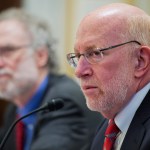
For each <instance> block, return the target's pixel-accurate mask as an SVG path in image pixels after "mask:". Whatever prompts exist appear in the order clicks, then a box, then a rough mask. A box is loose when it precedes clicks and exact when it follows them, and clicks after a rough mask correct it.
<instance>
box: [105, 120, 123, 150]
mask: <svg viewBox="0 0 150 150" xmlns="http://www.w3.org/2000/svg"><path fill="white" fill-rule="evenodd" d="M119 131H120V130H119V128H118V127H117V126H116V124H115V122H114V120H113V119H111V120H110V121H109V124H108V127H107V129H106V132H105V140H104V146H103V150H113V145H114V143H115V140H116V138H117V134H118V133H119Z"/></svg>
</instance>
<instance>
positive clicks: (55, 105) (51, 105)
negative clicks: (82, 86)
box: [0, 98, 64, 150]
mask: <svg viewBox="0 0 150 150" xmlns="http://www.w3.org/2000/svg"><path fill="white" fill-rule="evenodd" d="M63 106H64V102H63V100H62V99H61V98H55V99H52V100H50V101H48V102H46V103H45V104H44V105H42V106H41V107H39V108H37V109H35V110H33V111H31V112H30V113H28V114H26V115H24V116H22V117H20V118H19V119H17V120H16V121H14V122H13V124H12V125H11V126H10V128H9V129H8V131H7V132H6V134H5V136H4V138H3V140H2V142H1V144H0V150H2V149H3V147H4V145H5V143H6V141H7V139H8V137H9V135H10V134H11V132H12V130H13V129H14V127H15V126H16V124H17V123H18V122H19V121H20V120H22V119H24V118H26V117H28V116H30V115H32V114H34V113H36V112H39V111H42V110H48V111H55V110H58V109H60V108H62V107H63Z"/></svg>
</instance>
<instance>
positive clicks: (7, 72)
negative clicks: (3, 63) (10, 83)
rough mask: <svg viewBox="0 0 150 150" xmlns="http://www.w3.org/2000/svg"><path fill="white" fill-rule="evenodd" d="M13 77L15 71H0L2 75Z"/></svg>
mask: <svg viewBox="0 0 150 150" xmlns="http://www.w3.org/2000/svg"><path fill="white" fill-rule="evenodd" d="M5 74H7V75H12V74H13V71H11V70H9V69H0V75H5Z"/></svg>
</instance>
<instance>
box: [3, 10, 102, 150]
mask: <svg viewBox="0 0 150 150" xmlns="http://www.w3.org/2000/svg"><path fill="white" fill-rule="evenodd" d="M52 44H53V39H52V37H51V34H50V32H49V28H48V27H47V26H46V24H45V23H44V22H43V21H40V20H39V19H36V18H34V17H32V16H30V15H28V14H26V12H24V11H22V10H20V9H9V10H6V11H4V12H2V13H1V14H0V97H1V98H3V99H6V100H9V101H10V102H11V103H12V104H10V106H9V107H8V110H7V111H6V115H5V122H4V126H3V127H2V128H1V129H0V141H2V138H3V137H4V135H5V133H6V131H7V130H8V128H9V127H10V125H11V124H12V122H13V121H14V120H15V119H16V116H19V117H21V116H24V115H26V114H27V113H29V112H30V111H32V110H34V109H36V108H38V107H39V106H40V105H41V104H43V103H45V102H47V101H49V100H52V99H54V98H62V99H63V100H64V107H63V108H62V109H60V110H58V111H55V112H45V111H44V112H41V113H39V114H35V115H32V116H29V117H28V118H26V119H24V120H23V127H24V132H23V133H24V134H22V137H18V133H19V134H21V131H20V130H18V125H17V128H16V129H15V130H13V133H12V134H11V135H10V137H9V138H8V140H7V141H6V144H5V145H4V150H89V149H90V145H91V141H92V138H93V134H94V131H95V128H96V126H97V125H98V123H100V121H94V120H98V118H101V116H100V115H99V114H96V113H92V112H90V111H89V110H88V109H87V107H86V104H85V100H84V96H83V94H82V92H81V91H80V88H79V86H78V85H77V84H76V83H75V82H74V81H73V80H72V79H70V78H69V77H67V76H65V75H60V74H58V72H57V71H58V69H57V59H56V57H55V51H54V49H53V47H52ZM96 118H97V119H96ZM19 125H20V123H19ZM20 140H22V145H21V141H20Z"/></svg>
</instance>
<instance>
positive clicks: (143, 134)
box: [91, 91, 150, 150]
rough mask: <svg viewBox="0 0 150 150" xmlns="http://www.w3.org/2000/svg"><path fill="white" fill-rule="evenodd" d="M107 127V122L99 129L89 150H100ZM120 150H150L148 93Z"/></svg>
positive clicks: (149, 100) (149, 95)
mask: <svg viewBox="0 0 150 150" xmlns="http://www.w3.org/2000/svg"><path fill="white" fill-rule="evenodd" d="M107 125H108V120H106V121H105V122H104V123H103V124H102V125H101V126H100V127H99V130H98V132H97V135H96V137H95V139H94V141H93V144H92V148H91V150H102V147H103V143H104V133H105V130H106V128H107ZM121 150H150V91H149V92H148V94H147V95H146V97H145V98H144V100H143V102H142V103H141V105H140V107H139V108H138V109H137V111H136V113H135V115H134V117H133V120H132V122H131V124H130V126H129V129H128V131H127V134H126V136H125V139H124V141H123V143H122V146H121Z"/></svg>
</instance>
